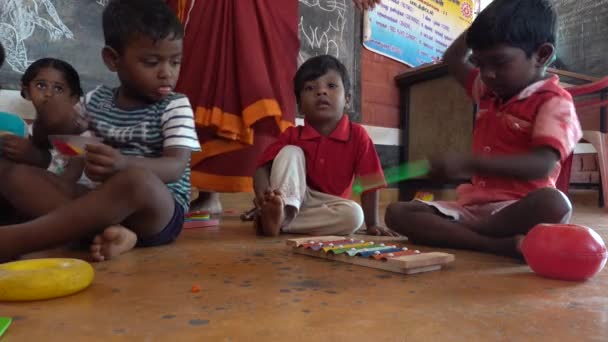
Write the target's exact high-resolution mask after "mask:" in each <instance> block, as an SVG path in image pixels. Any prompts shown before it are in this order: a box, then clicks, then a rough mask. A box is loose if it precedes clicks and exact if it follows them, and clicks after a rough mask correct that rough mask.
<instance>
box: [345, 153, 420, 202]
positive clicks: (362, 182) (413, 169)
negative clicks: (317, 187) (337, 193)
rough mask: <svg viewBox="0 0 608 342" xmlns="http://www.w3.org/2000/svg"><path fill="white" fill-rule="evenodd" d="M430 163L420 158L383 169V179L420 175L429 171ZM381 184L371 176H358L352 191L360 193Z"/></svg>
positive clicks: (396, 180)
mask: <svg viewBox="0 0 608 342" xmlns="http://www.w3.org/2000/svg"><path fill="white" fill-rule="evenodd" d="M429 171H430V165H429V162H428V161H427V160H420V161H415V162H411V163H405V164H403V165H400V166H396V167H392V168H389V169H386V170H384V181H385V182H386V184H392V183H397V182H402V181H404V180H408V179H411V178H416V177H421V176H424V175H426V174H427V173H429ZM381 185H383V182H382V181H381V180H380V181H379V180H378V179H373V178H369V179H366V178H358V179H356V180H355V184H354V185H353V192H354V193H355V194H360V193H362V192H364V191H366V190H370V189H374V188H377V187H378V186H381Z"/></svg>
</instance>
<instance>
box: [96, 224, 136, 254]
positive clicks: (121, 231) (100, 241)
mask: <svg viewBox="0 0 608 342" xmlns="http://www.w3.org/2000/svg"><path fill="white" fill-rule="evenodd" d="M136 243H137V235H135V233H133V232H132V231H130V230H128V229H127V228H125V227H123V226H110V227H108V228H106V229H105V230H104V231H103V233H101V234H99V235H97V236H95V238H94V239H93V244H92V245H91V257H92V258H93V260H94V261H104V260H109V259H112V258H114V257H117V256H119V255H120V254H123V253H125V252H128V251H130V250H132V249H133V247H135V244H136Z"/></svg>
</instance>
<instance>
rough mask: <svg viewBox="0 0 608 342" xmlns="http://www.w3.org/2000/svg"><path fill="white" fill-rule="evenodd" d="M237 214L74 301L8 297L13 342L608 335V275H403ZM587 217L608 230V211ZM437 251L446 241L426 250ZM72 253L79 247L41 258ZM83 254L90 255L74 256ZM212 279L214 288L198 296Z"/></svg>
mask: <svg viewBox="0 0 608 342" xmlns="http://www.w3.org/2000/svg"><path fill="white" fill-rule="evenodd" d="M249 203H250V201H249V200H241V199H235V198H230V197H229V196H228V197H226V198H225V205H226V206H227V207H229V208H232V209H234V210H233V212H234V213H236V214H237V215H226V216H225V217H224V218H223V219H222V222H221V226H220V227H219V228H214V229H198V230H188V231H185V232H184V233H183V235H182V237H181V238H180V239H179V241H178V242H177V243H175V244H173V245H171V246H166V247H162V248H149V249H140V250H136V251H134V252H132V253H129V254H127V255H124V256H122V257H120V258H118V259H116V260H113V261H109V262H104V263H99V264H95V265H94V267H95V270H96V277H95V280H94V282H93V285H92V286H91V287H90V288H88V289H87V290H85V291H83V292H81V293H78V294H75V295H73V296H69V297H64V298H59V299H54V300H48V301H41V302H30V303H0V316H10V317H13V319H14V322H13V324H12V326H11V327H10V328H9V329H8V331H7V332H6V334H5V336H4V337H3V339H2V340H3V341H279V340H295V341H312V340H315V341H330V340H333V341H607V340H608V286H607V285H608V271H606V270H604V271H603V272H602V273H600V274H599V275H598V276H596V277H595V278H593V279H591V280H589V281H587V282H582V283H575V282H564V281H556V280H549V279H544V278H541V277H538V276H536V275H535V274H533V273H532V272H531V271H530V269H529V268H528V267H527V266H525V265H523V264H521V263H518V262H517V261H514V260H510V259H506V258H501V257H495V256H491V255H484V254H479V253H473V252H463V251H449V252H450V253H454V254H455V255H456V261H455V262H453V263H452V264H450V265H449V266H448V267H447V268H446V269H444V270H441V271H435V272H429V273H423V274H417V275H400V274H395V273H390V272H385V271H380V270H376V269H370V268H365V267H358V266H353V265H346V264H341V263H335V262H330V261H325V260H321V259H316V258H313V257H308V256H302V255H294V254H292V253H291V252H290V250H289V249H288V248H287V247H286V246H285V238H286V237H280V238H259V237H256V236H255V235H254V234H253V230H252V228H251V226H250V225H249V224H245V223H242V222H240V220H239V219H238V213H239V212H240V211H241V210H242V209H245V208H246V207H247V205H248V204H249ZM573 221H574V222H575V223H581V224H586V225H589V226H591V227H593V228H595V229H596V230H597V231H598V232H599V233H600V235H602V237H603V238H604V239H607V238H608V213H607V212H604V211H602V210H600V209H597V208H595V207H594V205H593V204H585V205H581V206H577V208H576V211H575V216H574V220H573ZM421 249H422V250H423V251H430V250H436V249H432V248H431V249H430V248H421ZM58 254H62V255H66V252H65V251H51V252H45V253H39V254H36V255H33V257H35V256H54V255H58ZM70 255H73V256H79V255H80V254H78V253H75V252H71V254H70ZM193 287H200V292H193V291H192V288H193Z"/></svg>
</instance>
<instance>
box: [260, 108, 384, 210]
mask: <svg viewBox="0 0 608 342" xmlns="http://www.w3.org/2000/svg"><path fill="white" fill-rule="evenodd" d="M287 145H294V146H298V147H300V148H301V149H302V150H303V151H304V155H305V157H306V177H307V183H308V186H309V187H310V188H311V189H314V190H317V191H321V192H324V193H327V194H330V195H334V196H339V197H343V198H350V194H351V188H352V185H353V180H354V177H356V176H362V177H372V178H374V179H380V180H381V181H380V182H381V183H380V184H374V187H373V188H372V189H368V190H367V191H372V190H375V189H378V188H382V187H385V186H386V183H385V182H384V174H383V172H382V167H381V165H380V160H379V159H378V154H377V153H376V149H375V148H374V143H373V142H372V140H371V139H370V137H369V135H367V132H366V131H365V129H364V128H363V126H361V125H358V124H356V123H353V122H350V120H349V119H348V116H347V115H343V116H342V119H341V120H340V122H339V123H338V125H337V126H336V129H335V130H334V131H333V132H332V133H331V134H330V135H329V136H322V135H321V134H320V133H319V132H317V131H316V130H315V129H314V128H313V127H312V126H310V125H308V123H305V125H304V126H298V127H290V128H288V129H287V130H286V131H285V132H283V134H281V135H280V136H279V138H278V140H277V141H276V142H275V143H274V144H272V145H270V146H269V147H268V148H267V149H266V151H264V153H263V154H262V157H261V158H260V160H259V163H258V166H262V165H264V164H266V163H268V162H269V161H271V160H273V159H274V158H275V157H276V155H277V154H278V153H279V151H280V150H281V149H282V148H283V147H285V146H287Z"/></svg>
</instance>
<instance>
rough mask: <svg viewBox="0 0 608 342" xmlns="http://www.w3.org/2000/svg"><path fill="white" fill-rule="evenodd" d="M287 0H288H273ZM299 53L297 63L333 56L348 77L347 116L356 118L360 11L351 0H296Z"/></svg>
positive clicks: (358, 82)
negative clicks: (344, 67) (349, 96)
mask: <svg viewBox="0 0 608 342" xmlns="http://www.w3.org/2000/svg"><path fill="white" fill-rule="evenodd" d="M273 1H289V0H273ZM299 10H300V23H299V27H298V28H299V32H300V54H299V56H298V64H301V63H302V62H304V61H305V60H306V59H307V58H309V57H312V56H317V55H322V54H330V55H333V56H336V57H337V58H338V59H340V61H341V62H342V63H344V65H345V66H346V68H347V69H348V73H349V75H350V78H351V84H352V86H351V94H352V99H353V102H352V105H351V108H350V109H348V110H347V113H348V114H349V116H350V118H351V119H352V120H355V121H360V111H361V110H360V108H361V101H360V98H361V82H360V80H361V64H360V61H361V43H360V42H361V15H360V14H359V12H358V11H357V10H356V9H355V7H354V6H353V2H352V0H299Z"/></svg>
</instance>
